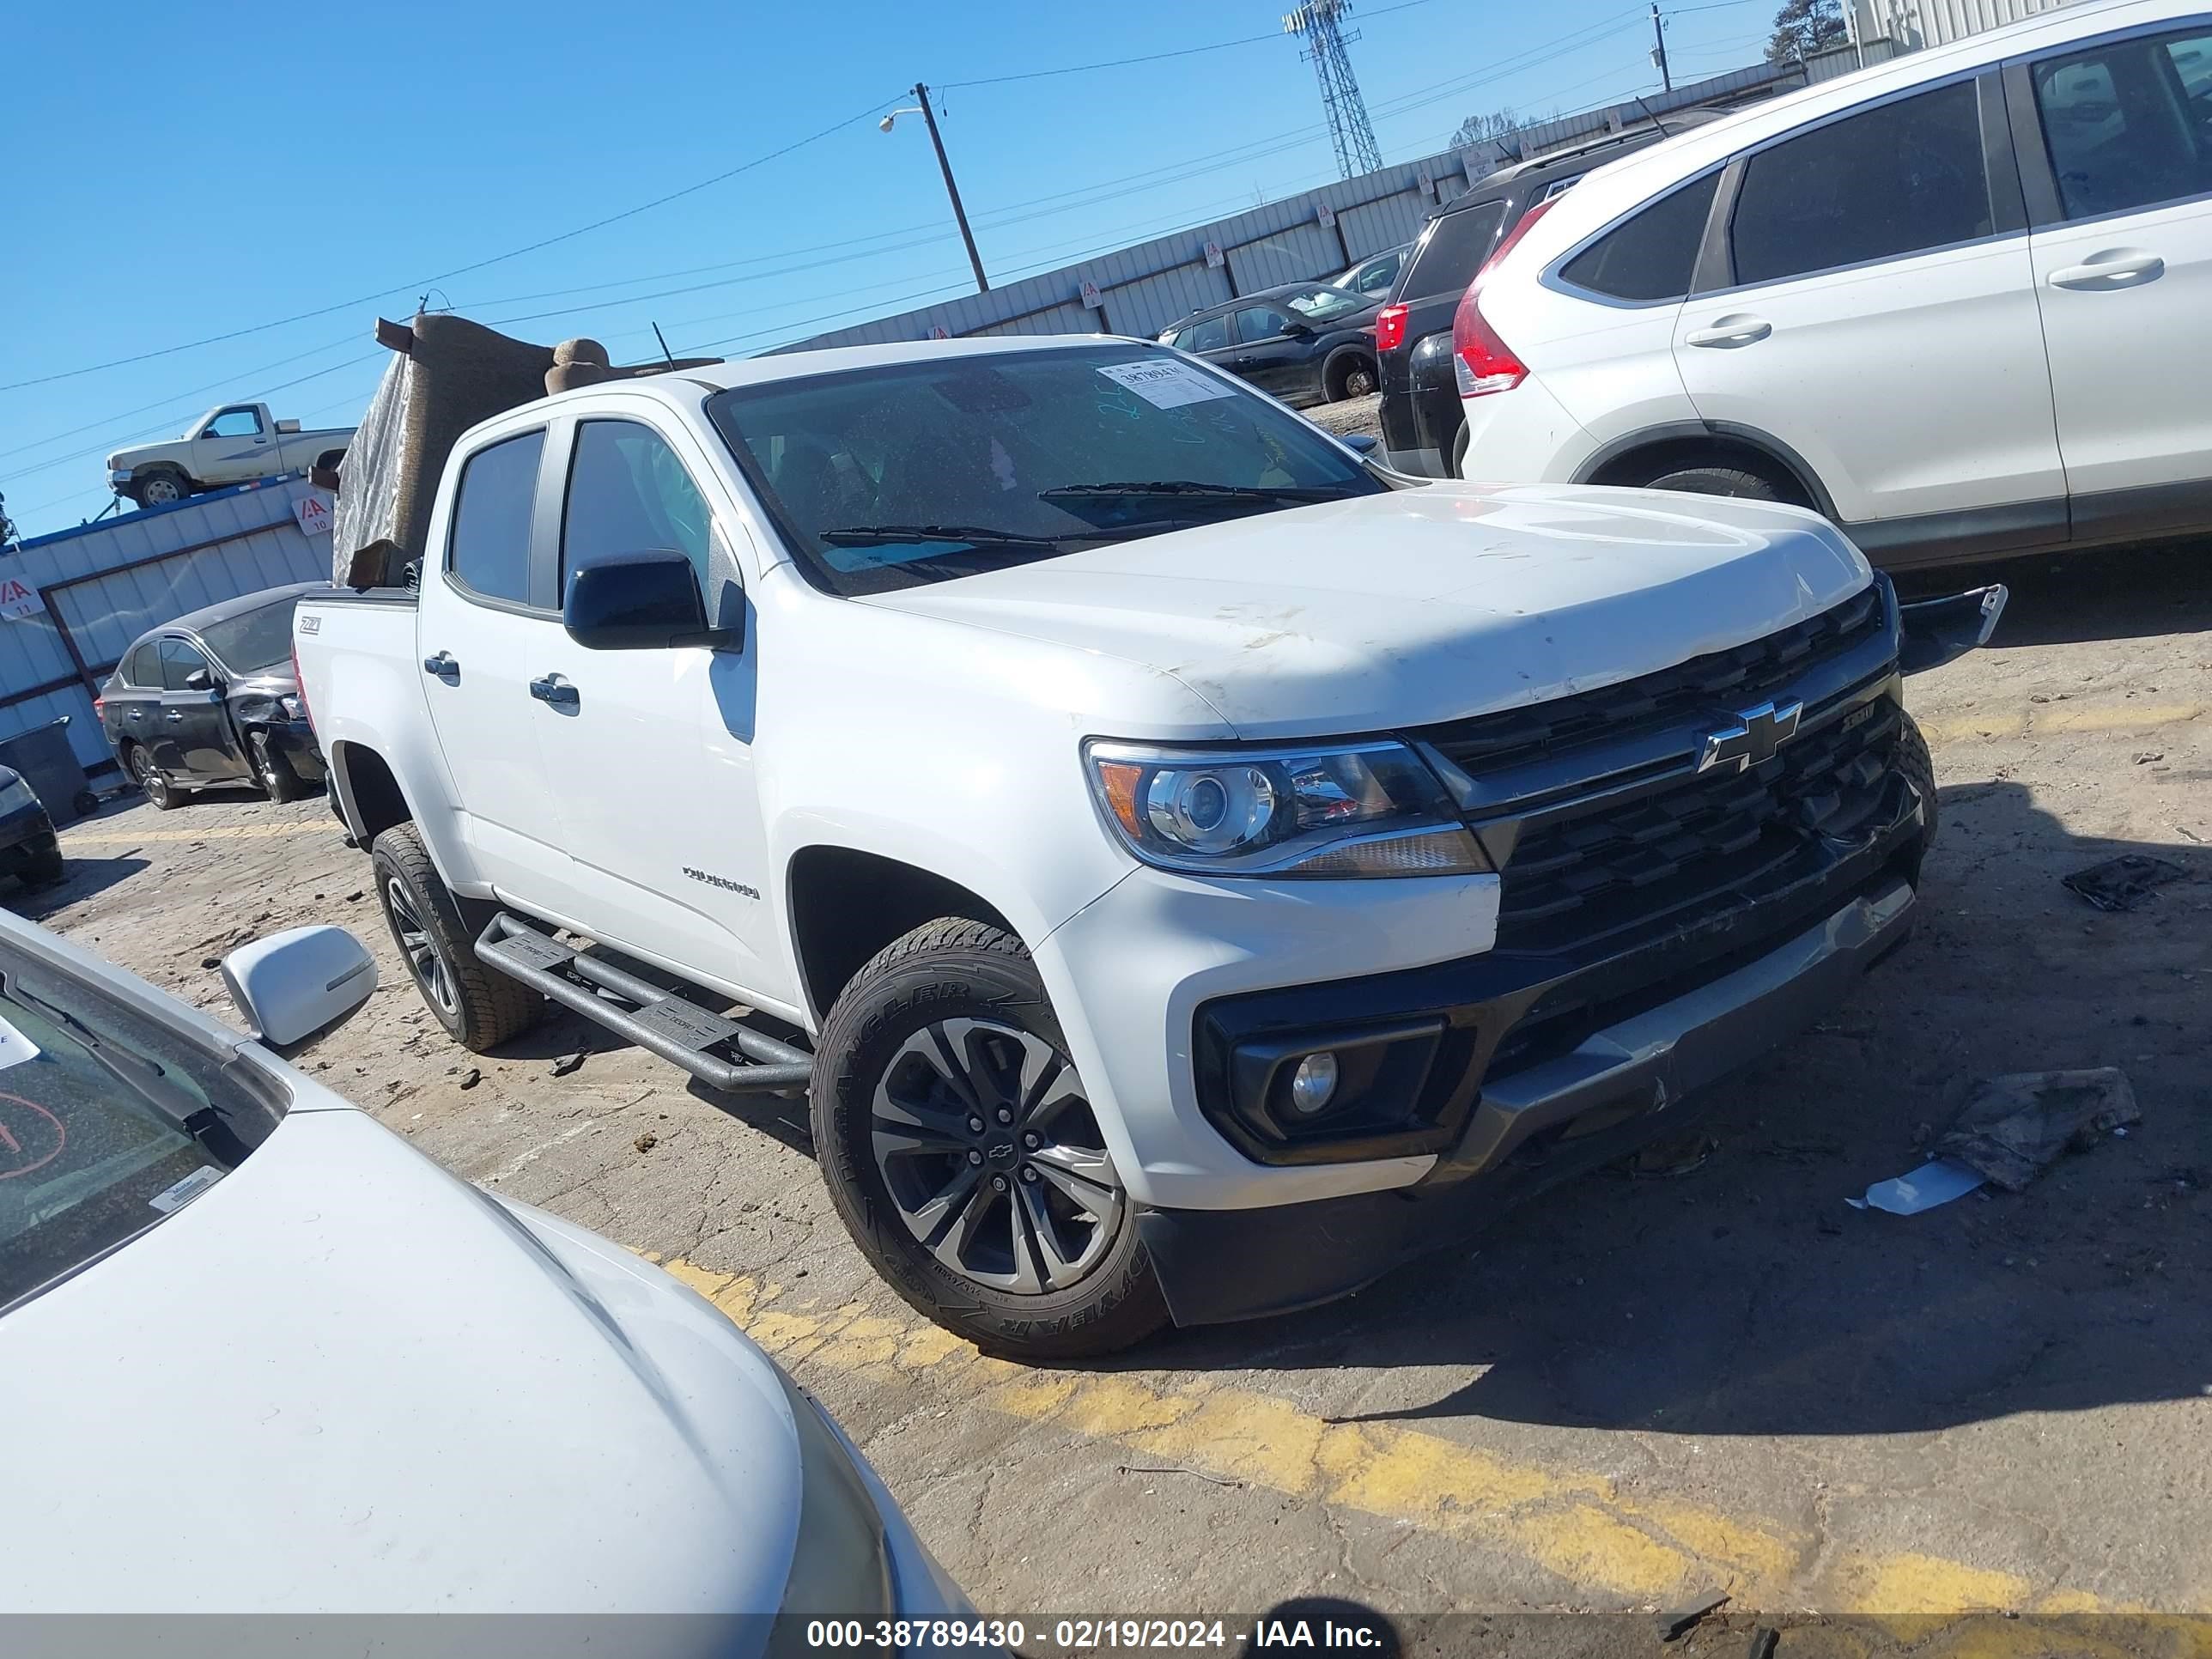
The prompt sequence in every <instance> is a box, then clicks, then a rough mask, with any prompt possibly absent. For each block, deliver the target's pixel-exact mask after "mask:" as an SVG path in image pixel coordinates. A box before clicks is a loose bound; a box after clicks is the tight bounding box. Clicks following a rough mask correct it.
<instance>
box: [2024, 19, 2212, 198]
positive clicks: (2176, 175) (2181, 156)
mask: <svg viewBox="0 0 2212 1659" xmlns="http://www.w3.org/2000/svg"><path fill="white" fill-rule="evenodd" d="M2033 75H2034V78H2035V109H2036V115H2037V117H2038V118H2039V119H2040V121H2041V122H2042V124H2043V138H2044V142H2045V144H2047V145H2048V146H2049V147H2050V149H2051V171H2052V172H2053V173H2056V174H2057V179H2058V199H2059V203H2060V205H2061V206H2062V207H2063V208H2064V210H2065V212H2066V216H2067V217H2068V218H2069V219H2090V218H2094V217H2096V216H2098V215H2100V214H2104V213H2127V212H2131V211H2133V210H2137V209H2140V208H2148V207H2155V206H2157V205H2158V204H2160V203H2162V202H2173V201H2180V200H2183V199H2185V198H2186V197H2191V196H2201V195H2203V194H2205V193H2207V192H2208V191H2212V31H2208V30H2205V29H2202V28H2199V29H2191V30H2185V31H2183V32H2181V33H2174V34H2163V35H2158V36H2155V37H2153V38H2152V39H2149V40H2114V41H2109V42H2107V43H2106V44H2105V45H2103V46H2096V47H2093V48H2092V49H2091V50H2089V51H2087V52H2074V53H2071V54H2069V55H2068V56H2066V57H2063V58H2045V60H2044V61H2042V62H2041V63H2039V64H2035V65H2034V66H2033Z"/></svg>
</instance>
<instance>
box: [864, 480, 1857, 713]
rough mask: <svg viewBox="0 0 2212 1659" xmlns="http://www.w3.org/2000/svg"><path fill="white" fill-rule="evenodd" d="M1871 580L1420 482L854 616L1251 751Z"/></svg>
mask: <svg viewBox="0 0 2212 1659" xmlns="http://www.w3.org/2000/svg"><path fill="white" fill-rule="evenodd" d="M1870 574H1871V573H1870V571H1869V568H1868V565H1867V562H1866V561H1865V559H1864V558H1863V556H1861V555H1860V554H1859V553H1858V551H1857V550H1856V549H1854V548H1853V547H1852V546H1851V545H1850V543H1849V542H1847V541H1846V540H1844V538H1843V536H1842V535H1841V534H1839V533H1838V532H1837V531H1836V530H1835V529H1834V527H1833V526H1830V525H1829V524H1827V523H1826V521H1825V520H1820V519H1818V518H1816V517H1814V515H1813V514H1811V513H1802V512H1800V511H1798V510H1796V508H1792V507H1773V506H1768V505H1765V504H1761V503H1756V502H1750V501H1725V500H1721V499H1718V498H1715V497H1711V496H1697V495H1661V494H1658V493H1656V492H1653V491H1649V490H1632V489H1577V488H1573V487H1564V486H1559V485H1510V486H1503V485H1477V484H1464V483H1443V484H1433V485H1428V486H1425V487H1423V488H1420V489H1405V490H1395V491H1392V492H1390V493H1389V494H1387V495H1372V496H1363V497H1361V498H1359V499H1358V500H1356V501H1332V502H1326V503H1322V504H1321V505H1317V506H1313V507H1298V508H1294V509H1292V510H1291V511H1288V512H1283V513H1261V514H1259V515H1257V516H1255V517H1252V518H1247V519H1240V520H1233V521H1231V522H1229V523H1226V524H1222V525H1218V526H1209V527H1207V528H1205V529H1199V530H1187V531H1179V532H1171V533H1170V534H1166V535H1161V536H1155V537H1151V538H1146V539H1142V540H1139V541H1133V542H1127V543H1123V544H1120V545H1117V546H1112V547H1103V548H1098V549H1095V550H1090V551H1086V552H1081V553H1073V554H1069V555H1067V556H1065V557H1061V558H1055V559H1046V560H1042V561H1040V562H1036V563H1035V564H1027V565H1020V566H1017V567H1014V568H1010V569H1006V570H1001V571H992V572H988V573H986V574H981V575H976V576H968V577H963V578H961V579H960V580H955V581H950V582H940V583H937V584H934V585H932V586H923V587H914V588H904V589H901V590H898V591H896V592H890V593H885V594H881V595H878V596H876V597H874V598H872V599H870V600H869V601H867V602H868V603H870V604H873V605H885V606H890V607H894V608H896V609H899V610H903V611H911V612H915V613H917V614H921V615H927V616H933V617H942V618H945V619H946V620H949V621H955V622H963V623H971V624H973V625H975V626H977V627H981V628H988V629H996V630H999V631H1001V632H1005V633H1010V634H1018V635H1025V636H1028V637H1030V638H1034V639H1040V640H1048V641H1054V642H1057V643H1060V644H1062V645H1066V646H1069V647H1074V648H1077V649H1080V650H1087V651H1096V652H1103V653H1109V654H1111V655H1114V656H1117V657H1122V658H1127V659H1132V660H1134V661H1137V662H1140V663H1143V664H1145V665H1147V666H1149V667H1152V668H1153V669H1156V670H1158V671H1163V672H1165V673H1169V674H1172V675H1174V676H1175V677H1176V678H1177V679H1179V680H1181V681H1182V682H1183V683H1184V684H1186V685H1188V687H1189V688H1190V689H1191V690H1193V691H1194V692H1195V693H1196V694H1197V695H1198V696H1201V697H1203V698H1205V699H1206V701H1207V702H1210V703H1212V705H1213V707H1214V708H1216V709H1217V710H1218V712H1219V713H1220V714H1221V716H1222V718H1223V719H1224V720H1225V721H1226V722H1228V724H1229V725H1230V726H1231V727H1232V728H1233V730H1234V732H1235V733H1236V734H1237V736H1240V737H1245V738H1255V737H1270V736H1304V735H1315V734H1320V733H1326V732H1365V731H1375V730H1380V729H1385V728H1389V727H1395V726H1415V725H1421V724H1425V723H1427V722H1429V721H1432V720H1451V719H1455V718H1458V717H1460V716H1462V715H1468V714H1483V713H1487V712H1489V711H1491V710H1493V709H1498V708H1510V707H1514V706H1516V705H1518V704H1522V703H1529V702H1544V701H1547V700H1549V699H1551V698H1553V697H1559V696H1566V695H1567V694H1569V693H1571V692H1574V691H1577V690H1588V689H1589V688H1592V687H1595V686H1600V685H1607V684H1612V683H1613V682H1615V681H1618V680H1624V679H1631V678H1634V677H1635V676H1637V675H1638V674H1644V673H1649V672H1650V671H1653V670H1655V669H1659V668H1664V667H1668V666H1669V665H1672V664H1674V663H1678V662H1681V661H1685V660H1686V659H1689V658H1691V657H1694V656H1697V655H1699V654H1701V653H1705V652H1708V651H1717V650H1722V649H1724V648H1726V647H1729V646H1733V645H1741V644H1742V643H1743V642H1744V641H1747V640H1753V639H1756V638H1758V637H1759V636H1760V635H1764V634H1770V633H1772V632H1773V631H1775V630H1776V629H1780V628H1785V627H1787V626H1789V625H1790V623H1794V622H1798V621H1802V619H1804V618H1806V617H1810V616H1813V615H1814V614H1815V613H1817V612H1819V611H1824V610H1826V609H1827V608H1828V607H1829V606H1830V605H1836V604H1838V603H1839V602H1841V601H1842V600H1844V599H1847V598H1849V597H1850V595H1851V594H1853V593H1855V592H1857V591H1858V590H1859V589H1860V588H1861V587H1863V586H1865V584H1866V583H1867V581H1868V580H1869V579H1870Z"/></svg>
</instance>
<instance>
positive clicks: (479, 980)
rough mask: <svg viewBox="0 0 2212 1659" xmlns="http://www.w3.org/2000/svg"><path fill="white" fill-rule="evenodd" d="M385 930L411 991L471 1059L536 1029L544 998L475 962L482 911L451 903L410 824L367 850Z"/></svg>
mask: <svg viewBox="0 0 2212 1659" xmlns="http://www.w3.org/2000/svg"><path fill="white" fill-rule="evenodd" d="M368 860H369V864H370V866H371V867H372V868H373V869H374V871H375V872H376V896H377V899H378V902H380V903H381V904H382V905H383V907H384V921H385V925H386V927H389V928H391V930H392V943H393V944H394V945H398V947H399V954H400V956H401V957H403V958H404V960H405V961H406V963H407V972H408V975H409V977H410V978H411V979H413V980H414V981H415V988H416V990H417V991H420V992H421V993H422V1000H423V1002H424V1004H425V1005H427V1006H428V1008H429V1010H430V1012H432V1013H433V1014H435V1015H436V1016H437V1017H438V1024H441V1025H442V1026H444V1027H445V1028H446V1034H447V1036H450V1037H452V1038H453V1041H454V1042H458V1043H459V1044H460V1045H461V1047H463V1048H466V1049H468V1050H469V1051H470V1052H471V1053H472V1054H482V1053H483V1052H484V1051H485V1050H486V1049H488V1048H497V1047H498V1046H499V1045H500V1044H501V1043H502V1042H506V1041H507V1039H509V1038H510V1037H516V1036H521V1035H522V1033H523V1032H525V1031H526V1030H529V1029H530V1028H531V1027H532V1025H535V1024H537V1023H538V1017H539V1016H540V1015H541V1014H543V1013H544V1012H545V999H544V997H542V996H540V995H538V993H537V992H535V991H533V990H532V989H531V988H530V987H528V986H526V985H524V984H521V983H520V982H519V981H514V980H511V979H509V978H507V975H504V974H501V973H497V972H495V971H494V970H493V969H489V968H487V967H485V966H484V964H483V963H482V962H480V961H478V960H477V943H476V942H477V933H481V932H482V931H483V928H482V926H481V925H478V926H477V927H471V925H470V919H471V918H477V912H479V911H482V912H483V915H482V916H481V918H477V920H478V921H479V923H481V922H489V921H490V920H491V916H490V912H489V908H488V907H486V906H484V905H482V904H478V903H476V902H471V901H470V900H466V899H462V898H459V897H457V896H455V895H454V893H453V890H452V889H451V888H449V887H447V885H446V882H445V878H443V877H442V876H441V875H439V873H438V867H437V866H435V865H434V864H432V863H431V862H430V854H428V852H427V851H425V850H424V848H423V846H422V836H421V835H419V834H418V833H417V832H416V828H415V826H414V825H413V824H412V823H395V824H394V825H392V828H391V829H386V831H385V832H384V833H383V834H382V835H380V836H378V837H377V838H376V840H375V842H374V844H373V845H372V846H371V847H370V848H369V854H368Z"/></svg>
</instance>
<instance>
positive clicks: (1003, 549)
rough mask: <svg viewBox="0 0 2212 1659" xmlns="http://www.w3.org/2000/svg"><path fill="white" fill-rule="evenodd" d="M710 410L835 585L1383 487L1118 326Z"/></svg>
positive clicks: (825, 579)
mask: <svg viewBox="0 0 2212 1659" xmlns="http://www.w3.org/2000/svg"><path fill="white" fill-rule="evenodd" d="M707 409H708V414H709V415H710V416H712V417H713V419H714V424H715V426H716V427H717V428H719V429H720V432H721V434H722V436H723V438H724V439H725V440H726V441H727V442H728V444H729V446H730V448H731V450H732V453H734V454H735V455H736V457H737V459H738V465H740V466H741V467H742V468H743V469H744V472H745V475H746V477H747V478H748V480H749V481H750V483H751V484H752V486H753V488H754V489H756V490H757V492H758V493H759V495H760V496H761V499H762V501H763V503H764V504H765V505H766V506H767V507H768V509H769V512H770V513H772V514H773V515H774V517H775V520H776V523H777V526H778V527H779V528H780V529H781V531H782V532H783V534H784V537H785V538H786V539H787V541H788V542H789V543H790V544H791V547H792V550H793V552H794V553H795V554H796V555H798V556H799V560H800V562H801V568H804V569H805V571H806V573H807V574H808V575H809V576H810V577H811V579H812V580H814V581H815V582H816V584H817V586H823V587H825V588H827V589H829V591H830V592H838V593H847V594H859V593H878V592H886V591H888V590H890V589H892V588H897V587H910V586H918V585H920V584H921V583H925V582H934V581H945V580H951V579H952V578H956V577H959V576H966V575H972V574H975V573H976V572H978V571H981V570H989V569H995V568H1002V567H1004V566H1006V565H1007V564H1010V563H1020V562H1028V561H1030V560H1035V559H1048V558H1053V557H1056V556H1060V555H1063V554H1066V553H1071V552H1075V551H1079V550H1082V549H1084V548H1088V547H1097V546H1101V545H1103V544H1107V543H1109V542H1119V541H1127V540H1131V539H1133V538H1137V537H1140V536H1151V535H1158V534H1159V533H1161V532H1165V531H1170V530H1179V529H1183V528H1187V527H1188V526H1192V525H1199V524H1208V523H1215V522H1218V521H1219V520H1222V519H1224V518H1235V517H1243V516H1244V515H1246V514H1249V513H1271V512H1278V511H1280V510H1281V509H1283V508H1285V507H1293V506H1298V505H1301V504H1304V503H1305V502H1310V501H1334V500H1339V499H1341V498H1342V497H1345V496H1348V495H1375V494H1378V493H1380V492H1381V491H1382V490H1383V488H1384V486H1383V483H1381V482H1380V481H1379V480H1377V479H1376V477H1374V475H1373V474H1371V473H1370V472H1369V471H1367V470H1366V468H1364V466H1362V465H1360V463H1359V461H1358V459H1357V458H1356V457H1354V456H1352V455H1351V454H1348V453H1346V452H1345V451H1344V450H1343V449H1341V448H1340V447H1337V446H1336V445H1335V444H1334V443H1332V442H1330V441H1329V440H1328V438H1327V437H1326V436H1324V435H1322V433H1321V432H1320V431H1319V430H1317V429H1316V428H1314V427H1312V426H1310V425H1309V424H1308V423H1307V422H1304V421H1303V420H1300V419H1299V418H1298V417H1297V416H1294V415H1291V414H1288V413H1286V412H1285V411H1284V410H1280V409H1278V408H1277V407H1276V406H1275V405H1274V404H1271V403H1268V402H1267V401H1266V400H1265V399H1263V398H1258V397H1255V396H1254V395H1252V394H1251V393H1249V392H1246V391H1245V390H1243V388H1242V387H1241V386H1239V385H1238V383H1237V382H1236V381H1234V380H1228V379H1226V378H1225V377H1224V376H1221V375H1218V374H1212V373H1211V372H1209V371H1208V370H1206V369H1204V368H1200V367H1199V366H1198V365H1196V364H1194V363H1192V362H1188V361H1187V360H1185V359H1183V358H1182V357H1179V356H1176V355H1174V354H1173V353H1170V352H1166V351H1160V350H1157V349H1152V348H1149V347H1146V346H1142V345H1138V344H1134V343H1127V342H1123V343H1115V344H1110V345H1100V346H1095V347H1083V348H1066V347H1058V348H1052V349H1044V350H1037V351H1016V352H1008V353H1006V354H1005V355H1003V356H987V357H943V358H937V359H933V360H929V361H924V362H907V363H889V364H885V365H884V366H883V367H881V368H863V369H850V370H847V371H844V372H842V373H838V374H820V375H811V376H807V377H805V378H803V379H797V380H779V381H775V382H771V383H769V384H767V385H763V386H739V387H736V388H734V389H732V390H731V391H728V392H721V393H720V394H718V395H716V396H715V397H714V398H710V399H709V400H708V404H707Z"/></svg>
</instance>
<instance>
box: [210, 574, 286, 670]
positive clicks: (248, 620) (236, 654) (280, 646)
mask: <svg viewBox="0 0 2212 1659" xmlns="http://www.w3.org/2000/svg"><path fill="white" fill-rule="evenodd" d="M299 603H300V599H299V596H298V595H297V594H291V595H288V596H287V597H286V598H284V599H278V600H276V602H275V603H273V604H270V605H263V606H261V607H260V608H259V609H258V610H255V611H244V612H241V613H240V615H238V616H235V617H228V618H226V619H225V620H224V621H222V622H219V623H210V624H209V625H208V626H207V627H205V628H203V629H200V638H201V639H202V640H204V641H206V644H207V648H208V649H209V650H210V651H212V652H214V653H215V654H216V660H217V661H219V662H221V663H222V665H223V666H224V667H226V668H228V669H229V670H230V671H232V672H233V673H237V674H252V673H255V672H258V671H259V670H261V669H264V668H274V667H276V666H277V665H279V664H280V663H281V664H289V663H290V662H291V660H292V607H293V606H294V605H297V604H299Z"/></svg>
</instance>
